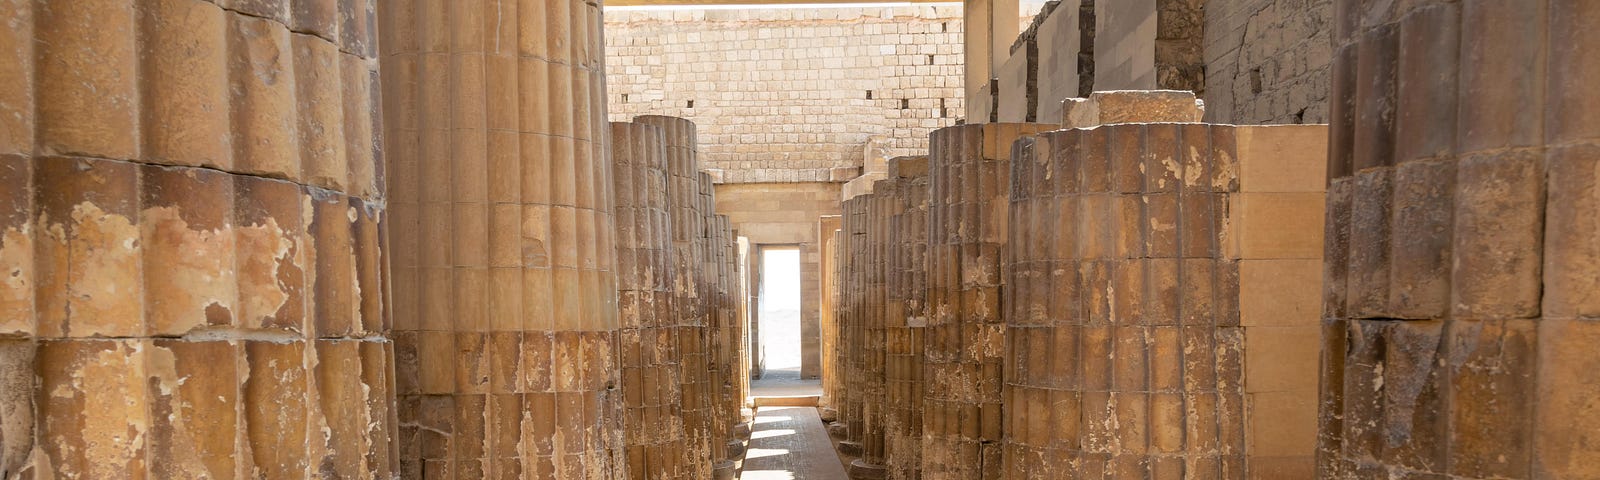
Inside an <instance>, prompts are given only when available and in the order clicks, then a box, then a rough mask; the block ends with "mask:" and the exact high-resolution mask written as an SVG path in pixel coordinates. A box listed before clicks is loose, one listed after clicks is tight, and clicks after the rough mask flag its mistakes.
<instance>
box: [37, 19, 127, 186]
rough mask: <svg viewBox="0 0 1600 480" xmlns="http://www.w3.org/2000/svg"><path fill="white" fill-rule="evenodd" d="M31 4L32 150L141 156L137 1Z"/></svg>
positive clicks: (75, 153)
mask: <svg viewBox="0 0 1600 480" xmlns="http://www.w3.org/2000/svg"><path fill="white" fill-rule="evenodd" d="M39 6H40V8H37V9H35V10H34V15H35V18H34V25H33V28H34V39H35V40H36V41H35V42H34V55H35V56H36V58H48V59H52V61H48V62H36V63H35V66H36V67H35V68H37V69H38V70H37V71H35V72H34V75H35V77H34V80H35V88H36V89H37V90H36V92H35V95H36V96H35V97H34V101H35V102H37V103H35V109H36V115H38V117H37V118H36V119H35V121H36V122H37V123H36V125H35V128H36V129H37V130H36V134H35V138H36V141H37V142H38V145H37V147H38V148H37V149H36V151H40V152H42V153H56V154H66V155H87V156H95V157H101V158H123V159H133V158H139V116H140V113H139V110H138V109H139V87H138V80H139V75H138V73H137V72H138V62H139V58H138V55H139V52H138V51H137V43H136V39H137V38H138V35H139V32H138V18H137V17H138V15H137V13H136V12H135V8H134V2H131V1H125V0H104V1H89V2H79V1H52V2H48V3H47V4H40V5H39Z"/></svg>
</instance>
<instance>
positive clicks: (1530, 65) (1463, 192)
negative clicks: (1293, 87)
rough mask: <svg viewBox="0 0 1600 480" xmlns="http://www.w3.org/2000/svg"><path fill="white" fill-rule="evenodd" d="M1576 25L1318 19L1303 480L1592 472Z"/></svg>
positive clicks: (1585, 63)
mask: <svg viewBox="0 0 1600 480" xmlns="http://www.w3.org/2000/svg"><path fill="white" fill-rule="evenodd" d="M1596 19H1600V4H1595V3H1593V2H1584V1H1572V0H1537V1H1524V2H1510V3H1508V2H1493V1H1464V2H1444V1H1425V2H1408V3H1404V4H1394V5H1390V4H1365V3H1362V2H1355V1H1338V2H1336V3H1335V14H1334V17H1333V22H1334V24H1335V27H1334V28H1333V31H1334V33H1333V39H1334V45H1335V48H1336V50H1335V54H1334V59H1335V60H1334V66H1333V82H1332V83H1333V89H1332V92H1333V93H1332V99H1333V101H1332V105H1331V107H1332V111H1331V113H1332V115H1331V116H1332V120H1333V122H1332V123H1333V130H1332V133H1331V136H1330V140H1329V142H1330V147H1329V151H1330V154H1329V159H1328V172H1329V177H1330V178H1331V179H1332V181H1331V182H1330V183H1329V185H1328V209H1327V212H1328V213H1327V225H1328V241H1327V250H1326V259H1327V267H1326V278H1325V280H1324V285H1325V286H1326V294H1325V295H1324V302H1325V304H1324V307H1323V311H1324V315H1325V316H1326V318H1327V319H1326V321H1325V323H1324V338H1325V339H1327V344H1326V345H1324V347H1323V352H1324V355H1325V357H1324V359H1323V365H1324V372H1323V374H1324V376H1323V378H1322V386H1323V388H1322V413H1321V419H1322V425H1321V428H1320V432H1321V438H1320V444H1319V448H1320V451H1319V459H1320V460H1321V461H1320V464H1319V465H1318V475H1319V476H1320V477H1323V478H1384V477H1391V478H1392V477H1394V476H1402V475H1404V476H1412V477H1416V478H1426V477H1444V476H1448V477H1450V478H1460V479H1487V478H1516V479H1527V478H1593V477H1596V476H1600V449H1596V448H1595V446H1594V444H1593V443H1592V442H1589V441H1588V440H1586V439H1587V438H1591V437H1592V435H1593V432H1595V431H1596V430H1597V429H1600V417H1596V416H1595V415H1594V414H1593V413H1592V411H1593V407H1592V405H1593V404H1594V398H1595V392H1596V391H1597V390H1600V378H1597V377H1596V372H1600V353H1597V351H1596V350H1595V348H1594V345H1595V342H1596V340H1597V339H1600V323H1596V322H1595V321H1594V318H1595V317H1596V316H1597V315H1600V296H1596V295H1595V292H1596V291H1600V281H1597V279H1600V274H1597V268H1600V243H1596V241H1595V238H1596V235H1597V233H1600V224H1597V223H1596V218H1600V215H1597V213H1600V190H1597V189H1596V179H1597V178H1600V155H1597V152H1600V148H1597V147H1600V142H1597V140H1600V117H1597V116H1596V112H1600V92H1597V91H1596V90H1595V89H1593V88H1591V86H1592V85H1593V84H1594V82H1595V81H1596V80H1597V79H1600V69H1597V68H1596V67H1597V65H1600V64H1597V63H1596V62H1595V57H1594V50H1595V48H1597V47H1600V29H1596V25H1595V21H1596Z"/></svg>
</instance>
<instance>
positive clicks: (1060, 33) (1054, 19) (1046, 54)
mask: <svg viewBox="0 0 1600 480" xmlns="http://www.w3.org/2000/svg"><path fill="white" fill-rule="evenodd" d="M1045 15H1047V16H1046V17H1044V20H1043V21H1042V22H1039V23H1038V24H1037V25H1038V32H1037V35H1036V36H1035V38H1036V39H1037V41H1038V50H1039V63H1038V75H1039V81H1038V92H1039V93H1038V101H1037V102H1036V109H1035V110H1034V112H1035V113H1034V118H1035V120H1034V121H1036V122H1039V123H1055V124H1059V123H1061V121H1062V118H1061V112H1062V104H1061V101H1062V100H1066V99H1068V98H1072V97H1076V96H1078V54H1079V46H1080V42H1081V39H1082V35H1081V33H1080V31H1079V18H1080V17H1079V9H1078V8H1072V6H1070V5H1069V6H1067V7H1064V8H1056V9H1053V10H1051V11H1050V12H1049V13H1048V14H1045Z"/></svg>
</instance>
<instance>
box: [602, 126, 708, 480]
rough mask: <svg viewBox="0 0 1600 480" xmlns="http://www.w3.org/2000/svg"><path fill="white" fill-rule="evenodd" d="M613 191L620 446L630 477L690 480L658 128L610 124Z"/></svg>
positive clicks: (664, 175) (663, 153)
mask: <svg viewBox="0 0 1600 480" xmlns="http://www.w3.org/2000/svg"><path fill="white" fill-rule="evenodd" d="M611 145H612V152H611V158H612V174H613V176H614V178H615V180H614V182H613V185H615V187H616V188H615V192H616V221H617V227H616V231H617V234H616V242H617V289H618V307H619V310H620V312H621V324H620V327H621V329H620V330H619V331H618V332H617V334H618V341H617V342H618V348H619V350H618V351H619V358H620V367H621V369H622V392H623V398H624V399H625V400H624V403H625V405H626V407H625V408H626V410H627V417H626V421H625V426H624V428H625V429H626V433H625V439H626V440H625V441H626V443H627V447H628V471H629V473H630V474H631V477H629V478H633V479H637V480H655V479H690V478H694V477H692V476H691V475H689V473H690V472H689V471H688V470H687V468H686V465H683V464H681V463H679V461H678V460H679V459H681V458H682V457H683V448H684V429H683V413H682V410H683V401H682V391H681V390H680V388H681V387H680V385H679V379H680V378H681V377H682V375H683V372H682V365H681V364H680V361H679V358H678V340H677V337H676V333H677V329H676V328H675V327H676V319H675V318H676V312H675V311H674V308H675V307H674V305H673V303H672V300H673V290H672V278H673V274H674V269H673V265H672V255H671V250H672V236H671V235H672V226H671V224H670V223H669V220H668V218H669V217H668V213H667V211H668V205H667V171H666V139H665V137H664V135H663V132H662V130H661V128H660V127H657V126H654V125H645V124H639V123H617V122H613V123H612V124H611Z"/></svg>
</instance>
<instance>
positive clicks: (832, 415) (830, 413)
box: [817, 407, 839, 423]
mask: <svg viewBox="0 0 1600 480" xmlns="http://www.w3.org/2000/svg"><path fill="white" fill-rule="evenodd" d="M817 416H819V417H822V421H824V422H829V423H832V422H834V421H837V420H839V411H838V410H834V409H832V408H827V407H823V408H819V409H817Z"/></svg>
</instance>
